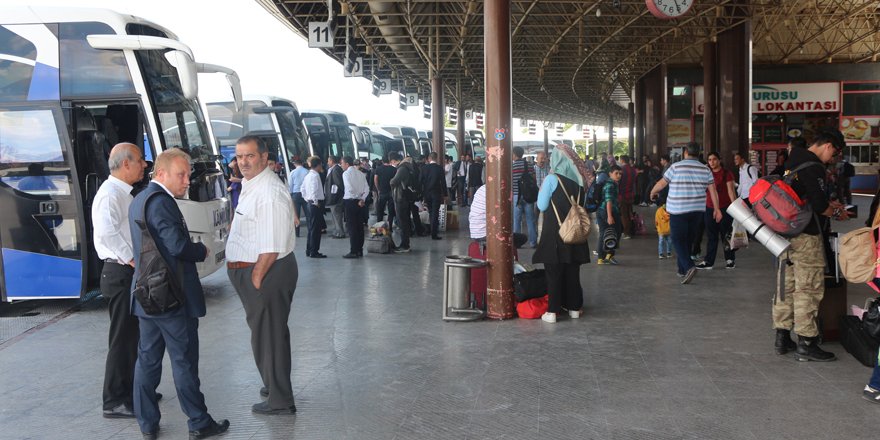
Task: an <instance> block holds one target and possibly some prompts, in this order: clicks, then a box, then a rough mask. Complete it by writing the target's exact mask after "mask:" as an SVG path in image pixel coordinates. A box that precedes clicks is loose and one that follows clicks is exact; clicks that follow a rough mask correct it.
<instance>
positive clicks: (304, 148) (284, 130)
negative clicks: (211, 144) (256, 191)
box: [207, 95, 312, 182]
mask: <svg viewBox="0 0 880 440" xmlns="http://www.w3.org/2000/svg"><path fill="white" fill-rule="evenodd" d="M207 106H208V115H209V118H210V120H211V127H212V129H213V132H214V136H215V137H216V139H217V142H218V143H219V149H220V154H221V155H222V156H223V160H224V161H225V162H227V163H228V162H229V161H231V160H232V158H233V157H235V141H236V140H238V138H240V137H242V136H244V135H245V134H252V135H255V136H259V137H260V138H261V139H262V140H263V141H264V142H265V143H266V146H267V147H268V148H269V152H270V155H271V156H274V157H277V161H278V162H277V163H278V169H277V170H276V171H277V172H278V174H279V176H280V177H281V179H282V180H284V181H285V182H286V181H287V176H288V175H289V174H290V172H291V171H292V170H293V162H292V161H293V160H297V159H299V160H303V161H305V160H306V159H307V158H308V157H309V156H310V155H311V154H312V144H311V141H310V139H309V133H308V131H306V126H305V123H304V122H303V118H302V115H301V114H300V112H299V109H298V108H297V106H296V103H295V102H293V101H291V100H289V99H284V98H279V97H277V96H263V95H254V96H248V97H247V98H245V100H244V103H243V105H242V106H241V108H240V109H239V110H236V104H235V102H210V103H208V105H207Z"/></svg>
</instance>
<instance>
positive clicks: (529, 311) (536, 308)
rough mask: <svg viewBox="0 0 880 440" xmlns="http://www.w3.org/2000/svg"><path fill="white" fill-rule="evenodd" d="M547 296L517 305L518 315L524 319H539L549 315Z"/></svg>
mask: <svg viewBox="0 0 880 440" xmlns="http://www.w3.org/2000/svg"><path fill="white" fill-rule="evenodd" d="M547 301H548V297H547V295H544V296H542V297H538V298H532V299H527V300H525V301H523V302H520V303H518V304H517V305H516V314H517V315H519V317H520V318H522V319H538V318H540V317H541V315H543V314H544V313H547Z"/></svg>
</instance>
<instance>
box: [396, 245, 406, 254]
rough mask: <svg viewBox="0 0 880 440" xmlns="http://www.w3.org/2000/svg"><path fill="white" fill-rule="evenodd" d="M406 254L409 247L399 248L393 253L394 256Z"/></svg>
mask: <svg viewBox="0 0 880 440" xmlns="http://www.w3.org/2000/svg"><path fill="white" fill-rule="evenodd" d="M407 252H409V246H407V247H399V248H396V249H394V253H395V254H405V253H407Z"/></svg>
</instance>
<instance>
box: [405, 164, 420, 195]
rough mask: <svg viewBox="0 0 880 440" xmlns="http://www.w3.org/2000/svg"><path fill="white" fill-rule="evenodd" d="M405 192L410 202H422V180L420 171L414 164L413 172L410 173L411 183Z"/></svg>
mask: <svg viewBox="0 0 880 440" xmlns="http://www.w3.org/2000/svg"><path fill="white" fill-rule="evenodd" d="M403 190H404V194H405V195H406V200H407V201H408V202H417V201H419V200H422V180H421V179H420V178H419V169H418V167H416V166H415V164H413V167H412V171H411V172H410V173H409V182H408V183H407V185H406V186H405V187H403Z"/></svg>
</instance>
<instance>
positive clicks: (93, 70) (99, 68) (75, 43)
mask: <svg viewBox="0 0 880 440" xmlns="http://www.w3.org/2000/svg"><path fill="white" fill-rule="evenodd" d="M94 34H98V35H105V34H115V32H113V29H112V28H110V26H108V25H106V24H104V23H92V22H85V23H61V24H59V40H60V44H61V95H62V96H63V97H75V96H94V95H101V96H106V95H131V94H133V93H134V84H133V83H132V81H131V75H130V74H129V71H128V63H127V62H126V61H125V55H124V54H123V52H122V51H120V50H99V49H93V48H92V47H91V46H89V43H88V42H87V41H86V37H87V36H88V35H94Z"/></svg>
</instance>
